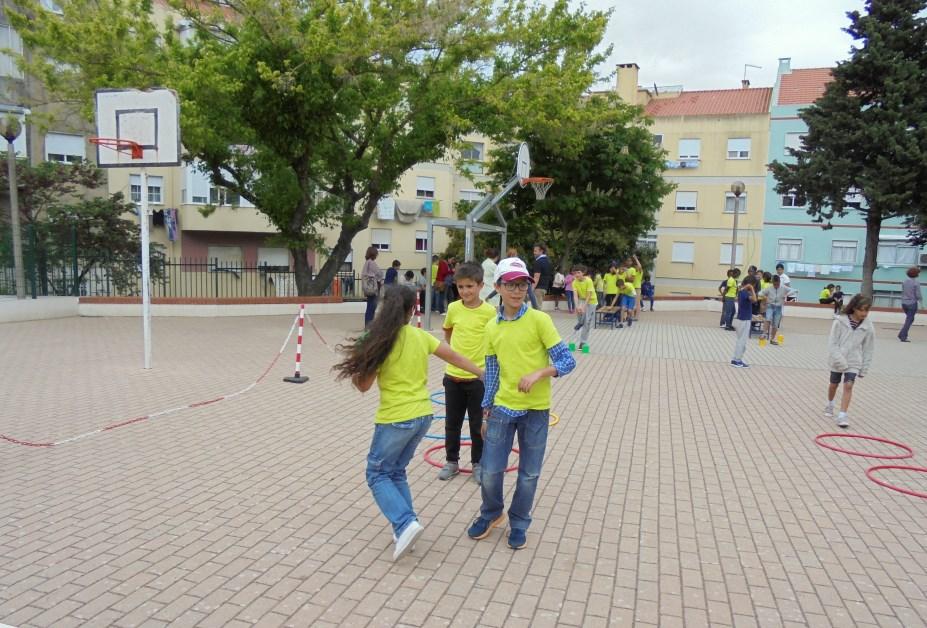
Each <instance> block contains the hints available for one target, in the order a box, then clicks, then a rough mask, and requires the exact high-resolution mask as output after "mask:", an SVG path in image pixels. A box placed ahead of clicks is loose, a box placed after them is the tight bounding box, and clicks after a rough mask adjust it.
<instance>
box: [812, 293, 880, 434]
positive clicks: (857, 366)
mask: <svg viewBox="0 0 927 628" xmlns="http://www.w3.org/2000/svg"><path fill="white" fill-rule="evenodd" d="M870 307H872V300H871V299H870V298H869V297H865V296H863V295H861V294H857V295H854V296H853V298H852V299H850V302H849V303H847V306H846V307H845V308H844V309H843V313H842V314H841V315H840V316H838V317H837V318H836V319H835V320H834V324H833V325H832V326H831V328H830V340H828V342H827V349H828V353H829V356H830V386H829V387H828V389H827V406H826V407H825V408H824V415H825V416H829V417H833V416H834V397H836V396H837V387H838V386H839V385H840V380H841V379H843V397H842V398H841V399H840V414H838V415H837V425H839V426H840V427H848V426H849V424H850V423H849V420H848V417H847V408H849V407H850V400H851V399H852V398H853V383H854V382H855V381H856V377H857V376H859V377H865V376H866V373H867V372H868V371H869V365H870V364H872V351H873V349H874V348H875V329H874V328H873V326H872V322H871V321H870V320H869V319H868V316H869V308H870Z"/></svg>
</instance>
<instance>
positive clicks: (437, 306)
mask: <svg viewBox="0 0 927 628" xmlns="http://www.w3.org/2000/svg"><path fill="white" fill-rule="evenodd" d="M422 307H425V304H424V303H423V304H422ZM431 311H432V312H443V311H444V293H443V292H439V291H438V290H435V289H434V288H432V289H431Z"/></svg>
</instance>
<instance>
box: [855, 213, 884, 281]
mask: <svg viewBox="0 0 927 628" xmlns="http://www.w3.org/2000/svg"><path fill="white" fill-rule="evenodd" d="M881 230H882V214H881V213H880V212H878V211H876V210H873V209H870V210H869V212H868V215H867V217H866V251H865V254H864V257H863V283H862V286H861V287H860V290H859V291H860V293H862V294H863V295H865V296H867V297H869V298H870V299H871V298H872V275H873V273H875V269H876V261H877V260H878V255H879V232H880V231H881Z"/></svg>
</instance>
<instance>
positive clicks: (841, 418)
mask: <svg viewBox="0 0 927 628" xmlns="http://www.w3.org/2000/svg"><path fill="white" fill-rule="evenodd" d="M849 418H850V417H848V416H847V413H846V412H841V413H840V414H838V415H837V426H838V427H844V428H846V427H850V420H849Z"/></svg>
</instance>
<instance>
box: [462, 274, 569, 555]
mask: <svg viewBox="0 0 927 628" xmlns="http://www.w3.org/2000/svg"><path fill="white" fill-rule="evenodd" d="M531 281H532V278H531V275H530V274H529V273H528V269H527V268H526V267H525V263H524V262H523V261H521V260H520V259H518V258H506V259H504V260H502V261H500V262H499V265H498V266H497V268H496V274H495V277H494V283H495V286H496V290H497V291H498V292H499V294H500V296H501V297H502V307H501V308H499V312H498V314H497V315H496V316H495V318H493V320H491V321H489V323H488V324H487V325H486V376H485V393H484V395H483V404H482V405H483V417H484V419H485V420H484V421H483V456H482V483H481V494H482V498H483V503H482V506H481V508H480V516H479V517H478V518H477V519H476V521H474V522H473V525H471V526H470V528H469V529H468V530H467V534H468V535H469V536H470V538H473V539H476V540H479V539H484V538H486V537H487V536H489V534H490V532H492V529H493V528H495V527H496V526H498V525H500V524H502V523H504V521H505V513H504V508H505V502H504V500H503V493H502V482H503V478H504V475H505V468H506V466H507V465H508V458H509V452H510V451H511V449H512V443H513V441H514V438H515V434H516V432H517V433H518V443H519V459H518V476H517V479H516V482H515V495H514V496H513V497H512V505H511V506H510V508H509V526H510V528H511V532H510V533H509V547H511V548H512V549H521V548H523V547H524V546H525V544H526V542H527V531H528V526H529V525H530V524H531V508H532V506H533V505H534V494H535V492H536V490H537V484H538V478H539V477H540V474H541V466H542V463H543V462H544V451H545V449H546V447H547V427H548V422H549V420H550V388H551V386H550V378H551V377H560V376H563V375H566V374H567V373H569V372H570V371H572V370H573V369H574V368H575V367H576V362H575V361H574V360H573V356H572V354H571V353H570V350H569V349H568V348H567V347H566V345H565V344H564V343H563V340H561V338H560V334H558V333H557V329H556V328H555V327H554V323H553V321H552V320H551V318H550V316H549V315H548V314H545V313H544V312H542V311H540V310H537V309H533V308H528V306H527V305H526V304H525V302H524V301H525V292H527V290H528V286H529V285H530V283H531Z"/></svg>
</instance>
